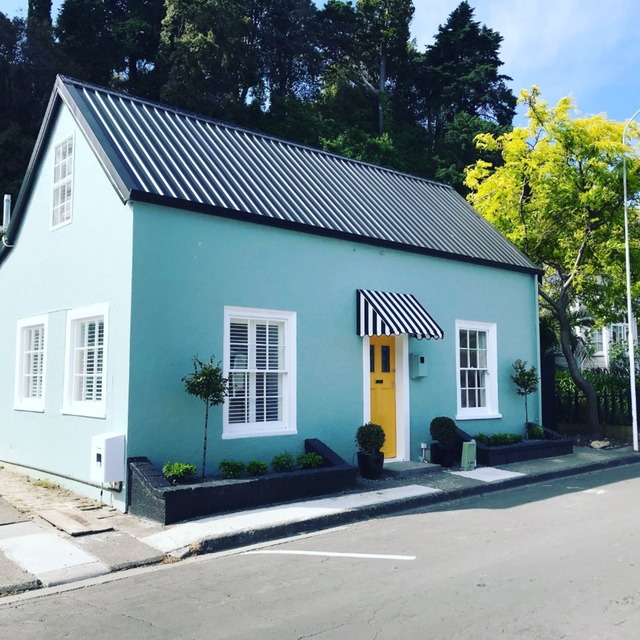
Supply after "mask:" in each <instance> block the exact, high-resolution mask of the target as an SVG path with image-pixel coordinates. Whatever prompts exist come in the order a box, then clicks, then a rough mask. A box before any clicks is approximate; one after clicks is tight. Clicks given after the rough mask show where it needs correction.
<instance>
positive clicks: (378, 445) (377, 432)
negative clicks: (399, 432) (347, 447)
mask: <svg viewBox="0 0 640 640" xmlns="http://www.w3.org/2000/svg"><path fill="white" fill-rule="evenodd" d="M385 437H386V436H385V434H384V430H383V429H382V427H381V426H380V425H379V424H375V423H373V422H367V423H366V424H363V425H361V426H360V427H358V429H357V431H356V445H357V447H358V469H359V470H360V475H361V476H362V477H363V478H368V479H370V480H376V479H377V478H379V477H380V476H381V475H382V469H383V466H384V454H383V453H382V451H381V449H382V446H383V445H384V440H385Z"/></svg>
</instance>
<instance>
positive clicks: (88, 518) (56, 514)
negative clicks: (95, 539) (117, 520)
mask: <svg viewBox="0 0 640 640" xmlns="http://www.w3.org/2000/svg"><path fill="white" fill-rule="evenodd" d="M38 515H39V516H40V517H41V518H43V519H44V520H46V521H47V522H50V523H51V524H52V525H53V526H54V527H56V528H58V529H60V530H61V531H64V532H65V533H68V534H69V535H71V536H84V535H87V534H89V533H98V532H100V531H110V530H111V529H113V527H112V526H111V524H109V523H108V522H105V521H104V520H101V519H99V518H97V517H96V516H95V515H93V514H91V513H89V512H86V511H81V510H80V509H74V508H72V507H67V508H64V507H62V508H58V509H45V510H43V511H38Z"/></svg>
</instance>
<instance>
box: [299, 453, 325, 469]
mask: <svg viewBox="0 0 640 640" xmlns="http://www.w3.org/2000/svg"><path fill="white" fill-rule="evenodd" d="M297 462H298V466H299V467H300V468H301V469H316V468H317V467H321V466H322V465H323V464H324V458H323V457H322V456H321V455H320V454H319V453H315V452H314V451H311V452H310V453H302V454H300V455H299V456H298V460H297Z"/></svg>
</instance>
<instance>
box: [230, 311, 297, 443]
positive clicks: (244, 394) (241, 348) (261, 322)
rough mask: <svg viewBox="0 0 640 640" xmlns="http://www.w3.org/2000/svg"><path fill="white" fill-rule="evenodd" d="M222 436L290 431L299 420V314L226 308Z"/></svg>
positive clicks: (247, 435) (246, 435) (293, 430)
mask: <svg viewBox="0 0 640 640" xmlns="http://www.w3.org/2000/svg"><path fill="white" fill-rule="evenodd" d="M224 369H225V377H227V378H228V381H229V395H228V397H227V399H226V402H225V406H224V433H223V437H225V438H233V437H249V436H257V435H277V434H285V433H286V434H290V433H295V432H296V424H295V313H292V312H283V311H267V310H262V309H246V308H238V307H227V308H225V353H224Z"/></svg>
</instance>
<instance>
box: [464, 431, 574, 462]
mask: <svg viewBox="0 0 640 640" xmlns="http://www.w3.org/2000/svg"><path fill="white" fill-rule="evenodd" d="M459 431H460V433H461V434H463V436H462V437H463V440H465V441H467V442H468V441H469V440H471V439H472V436H470V435H469V434H468V433H465V432H464V431H461V430H459ZM544 433H545V439H544V440H523V441H522V442H519V443H517V444H504V445H499V446H494V447H489V446H487V445H486V444H482V443H481V442H478V443H476V461H477V463H478V464H479V465H483V466H486V467H495V466H496V465H500V464H510V463H512V462H525V461H527V460H536V459H538V458H554V457H556V456H566V455H569V454H570V453H573V441H572V440H571V438H565V437H564V436H561V435H560V434H559V433H556V432H555V431H552V430H551V429H545V430H544Z"/></svg>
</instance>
